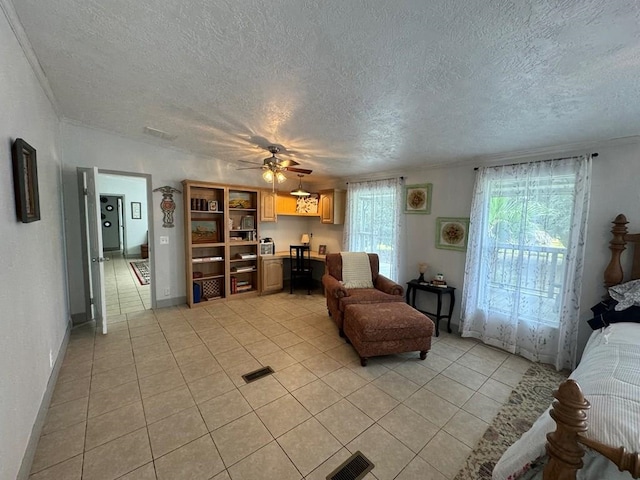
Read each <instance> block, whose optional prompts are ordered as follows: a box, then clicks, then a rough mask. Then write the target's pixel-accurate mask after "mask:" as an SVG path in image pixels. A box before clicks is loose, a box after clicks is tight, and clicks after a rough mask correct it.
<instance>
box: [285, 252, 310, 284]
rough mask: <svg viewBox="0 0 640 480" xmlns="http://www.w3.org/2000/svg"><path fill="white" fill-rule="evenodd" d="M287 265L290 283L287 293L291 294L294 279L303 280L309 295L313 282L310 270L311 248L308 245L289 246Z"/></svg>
mask: <svg viewBox="0 0 640 480" xmlns="http://www.w3.org/2000/svg"><path fill="white" fill-rule="evenodd" d="M289 260H290V261H289V265H290V277H291V283H290V287H289V293H293V284H294V282H295V281H296V279H304V281H305V282H306V284H307V294H308V295H310V294H311V283H312V282H313V275H312V274H313V269H312V268H311V248H310V247H309V245H290V246H289Z"/></svg>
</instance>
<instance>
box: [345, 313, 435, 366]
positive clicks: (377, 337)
mask: <svg viewBox="0 0 640 480" xmlns="http://www.w3.org/2000/svg"><path fill="white" fill-rule="evenodd" d="M433 328H434V327H433V322H432V321H431V319H430V318H429V317H427V316H426V315H423V314H422V313H420V312H419V311H417V310H416V309H415V308H412V307H411V306H409V305H407V304H406V303H373V304H359V305H347V307H346V308H345V314H344V333H345V335H346V337H347V339H348V340H349V342H350V343H351V344H352V345H353V348H355V349H356V352H358V355H359V356H360V364H361V365H362V366H363V367H365V366H366V365H367V359H368V358H369V357H374V356H377V355H391V354H393V353H403V352H412V351H419V352H420V360H424V359H425V358H426V357H427V352H428V351H429V349H430V348H431V335H433Z"/></svg>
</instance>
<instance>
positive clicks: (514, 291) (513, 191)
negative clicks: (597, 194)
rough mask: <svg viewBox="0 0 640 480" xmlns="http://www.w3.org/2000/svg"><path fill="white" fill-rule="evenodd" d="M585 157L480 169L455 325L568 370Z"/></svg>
mask: <svg viewBox="0 0 640 480" xmlns="http://www.w3.org/2000/svg"><path fill="white" fill-rule="evenodd" d="M590 184H591V156H581V157H574V158H568V159H558V160H548V161H543V162H531V163H522V164H517V165H506V166H501V167H487V168H480V169H479V170H478V173H477V177H476V184H475V191H474V196H473V202H472V207H471V224H470V228H469V245H468V249H467V259H466V265H465V277H464V289H463V298H462V306H461V316H462V319H461V320H462V321H461V323H460V331H461V333H462V336H464V337H474V338H478V339H481V340H482V341H483V342H485V343H487V344H489V345H493V346H497V347H500V348H503V349H505V350H507V351H509V352H511V353H516V354H519V355H522V356H523V357H526V358H528V359H530V360H533V361H538V362H543V363H551V364H554V365H555V366H556V368H557V369H562V368H573V367H574V366H575V360H576V344H577V334H578V320H579V306H580V293H581V285H582V269H583V259H584V243H585V238H586V228H587V225H586V222H587V214H588V210H589V192H590Z"/></svg>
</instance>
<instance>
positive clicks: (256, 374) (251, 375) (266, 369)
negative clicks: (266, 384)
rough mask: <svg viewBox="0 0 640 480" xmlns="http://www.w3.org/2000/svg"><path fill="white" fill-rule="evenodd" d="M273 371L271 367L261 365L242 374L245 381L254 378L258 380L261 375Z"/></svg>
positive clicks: (250, 380)
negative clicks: (261, 366)
mask: <svg viewBox="0 0 640 480" xmlns="http://www.w3.org/2000/svg"><path fill="white" fill-rule="evenodd" d="M272 373H273V369H272V368H271V367H263V368H259V369H258V370H254V371H253V372H249V373H245V374H244V375H242V378H244V381H245V382H247V383H250V382H254V381H256V380H260V379H261V378H262V377H265V376H267V375H271V374H272Z"/></svg>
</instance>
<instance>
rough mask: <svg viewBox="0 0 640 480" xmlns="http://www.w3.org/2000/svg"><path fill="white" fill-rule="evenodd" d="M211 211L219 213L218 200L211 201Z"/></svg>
mask: <svg viewBox="0 0 640 480" xmlns="http://www.w3.org/2000/svg"><path fill="white" fill-rule="evenodd" d="M209 211H210V212H217V211H218V201H217V200H209Z"/></svg>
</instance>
